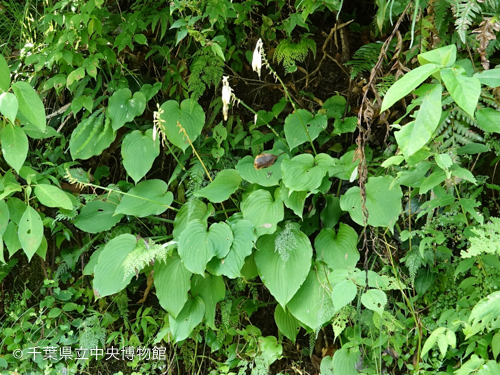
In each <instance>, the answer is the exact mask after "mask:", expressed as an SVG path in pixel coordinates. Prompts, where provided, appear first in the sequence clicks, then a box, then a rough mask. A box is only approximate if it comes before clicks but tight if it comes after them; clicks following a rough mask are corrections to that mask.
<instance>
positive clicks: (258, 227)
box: [241, 188, 285, 237]
mask: <svg viewBox="0 0 500 375" xmlns="http://www.w3.org/2000/svg"><path fill="white" fill-rule="evenodd" d="M241 212H242V213H243V218H244V219H245V220H248V221H249V222H251V223H252V224H253V225H254V226H255V232H256V234H257V237H260V236H261V235H263V234H271V233H274V232H275V231H276V224H278V223H279V222H280V221H281V220H283V217H284V215H285V211H284V208H283V201H282V200H281V192H280V189H279V188H278V189H276V191H275V192H274V199H273V197H272V196H271V193H270V192H269V191H267V190H263V189H259V190H256V191H254V192H253V193H251V194H250V195H249V196H248V197H246V198H245V199H244V200H243V202H242V203H241Z"/></svg>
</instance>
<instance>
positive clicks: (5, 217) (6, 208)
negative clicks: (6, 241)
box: [0, 200, 10, 236]
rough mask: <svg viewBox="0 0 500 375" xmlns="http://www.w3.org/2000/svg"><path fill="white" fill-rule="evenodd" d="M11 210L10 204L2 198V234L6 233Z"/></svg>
mask: <svg viewBox="0 0 500 375" xmlns="http://www.w3.org/2000/svg"><path fill="white" fill-rule="evenodd" d="M9 219H10V212H9V206H7V203H5V201H4V200H0V236H2V235H3V234H4V233H5V230H6V229H7V224H8V223H9Z"/></svg>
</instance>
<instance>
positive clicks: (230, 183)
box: [194, 169, 241, 203]
mask: <svg viewBox="0 0 500 375" xmlns="http://www.w3.org/2000/svg"><path fill="white" fill-rule="evenodd" d="M240 182H241V176H240V175H239V173H238V172H236V171H235V170H234V169H224V170H223V171H220V172H219V173H217V176H216V177H215V179H214V180H213V181H212V182H211V183H210V184H209V185H208V186H207V187H205V188H203V189H201V190H198V191H197V192H195V193H194V195H195V196H197V197H204V198H207V199H208V200H209V201H210V202H212V203H220V202H223V201H225V200H227V199H229V197H230V196H231V194H233V193H234V192H235V191H236V190H237V189H238V187H239V186H240Z"/></svg>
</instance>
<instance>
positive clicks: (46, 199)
mask: <svg viewBox="0 0 500 375" xmlns="http://www.w3.org/2000/svg"><path fill="white" fill-rule="evenodd" d="M35 195H36V197H37V198H38V200H39V201H40V203H41V204H43V205H44V206H47V207H59V208H64V209H65V210H72V209H73V203H71V199H69V197H68V196H67V195H66V193H65V192H64V191H62V190H61V189H59V188H58V187H57V186H52V185H46V184H39V185H36V186H35Z"/></svg>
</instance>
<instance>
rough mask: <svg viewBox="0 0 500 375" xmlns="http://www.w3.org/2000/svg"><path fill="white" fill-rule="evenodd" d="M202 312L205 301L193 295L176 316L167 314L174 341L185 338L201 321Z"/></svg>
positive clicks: (203, 312)
mask: <svg viewBox="0 0 500 375" xmlns="http://www.w3.org/2000/svg"><path fill="white" fill-rule="evenodd" d="M204 314H205V303H204V302H203V300H202V299H201V298H200V297H195V298H190V299H188V301H187V302H186V304H185V305H184V308H183V309H182V311H181V312H180V313H179V315H177V317H174V316H173V315H169V316H168V320H169V323H170V330H171V332H172V336H173V338H174V341H175V342H179V341H182V340H185V339H187V338H188V337H189V335H190V334H191V332H192V331H193V329H194V328H195V327H196V326H197V325H198V324H200V323H201V320H202V319H203V316H204Z"/></svg>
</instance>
